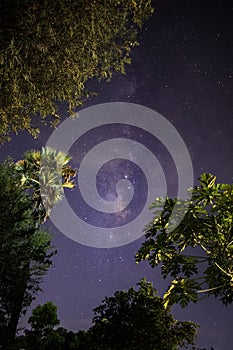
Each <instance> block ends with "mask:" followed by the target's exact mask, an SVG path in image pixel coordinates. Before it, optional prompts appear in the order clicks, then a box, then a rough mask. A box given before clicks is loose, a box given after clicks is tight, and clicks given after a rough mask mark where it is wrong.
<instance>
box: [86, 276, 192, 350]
mask: <svg viewBox="0 0 233 350" xmlns="http://www.w3.org/2000/svg"><path fill="white" fill-rule="evenodd" d="M138 285H139V289H138V290H135V289H134V288H130V289H129V290H128V291H118V292H116V293H115V294H114V297H110V298H105V299H104V300H103V302H102V304H101V305H100V306H99V307H97V308H96V309H94V313H95V317H94V318H93V323H94V326H93V327H91V328H90V329H89V330H88V331H87V337H89V338H88V347H83V348H82V347H81V348H80V349H87V348H88V349H90V350H91V349H95V350H110V349H111V350H126V349H127V350H128V349H131V350H137V349H138V350H139V349H140V350H141V349H148V350H162V349H163V350H175V349H177V347H178V346H179V345H180V346H187V345H188V344H193V340H194V337H195V334H196V327H197V325H196V324H194V323H192V322H181V321H177V320H175V319H174V318H173V316H172V315H171V313H170V310H169V309H165V308H164V305H163V299H162V298H160V297H159V296H158V295H157V291H156V290H155V289H154V288H153V285H152V284H151V283H149V282H146V279H142V280H141V281H140V282H139V283H138Z"/></svg>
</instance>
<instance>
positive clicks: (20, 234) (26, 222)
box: [0, 160, 53, 347]
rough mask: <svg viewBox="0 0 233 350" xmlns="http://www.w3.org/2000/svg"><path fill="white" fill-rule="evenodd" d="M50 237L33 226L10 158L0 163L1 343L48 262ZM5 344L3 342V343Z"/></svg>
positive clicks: (11, 334)
mask: <svg viewBox="0 0 233 350" xmlns="http://www.w3.org/2000/svg"><path fill="white" fill-rule="evenodd" d="M50 242H51V236H50V235H49V234H48V233H47V232H45V231H44V230H41V229H39V228H38V227H37V226H36V223H35V220H34V219H33V200H32V198H31V197H29V196H28V195H26V193H25V191H24V188H23V187H22V185H21V181H20V176H19V174H18V172H17V171H16V170H15V165H14V163H13V162H12V161H10V160H8V161H5V162H4V163H3V164H0V344H1V342H4V341H6V340H9V342H12V341H13V338H14V336H15V332H16V327H17V323H18V319H19V316H20V314H22V313H24V312H25V310H26V308H27V307H28V306H29V305H30V304H31V302H32V300H33V299H34V296H35V294H36V293H37V292H38V291H39V290H40V287H39V283H40V281H41V278H42V276H43V275H44V274H45V273H46V272H47V269H48V268H49V266H50V265H51V256H52V255H53V252H51V250H50V248H51V245H50ZM4 346H5V347H6V344H4Z"/></svg>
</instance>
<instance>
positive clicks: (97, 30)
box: [0, 0, 153, 142]
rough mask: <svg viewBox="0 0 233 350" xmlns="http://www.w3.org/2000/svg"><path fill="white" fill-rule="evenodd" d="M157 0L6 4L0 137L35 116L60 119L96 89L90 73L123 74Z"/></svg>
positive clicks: (0, 15)
mask: <svg viewBox="0 0 233 350" xmlns="http://www.w3.org/2000/svg"><path fill="white" fill-rule="evenodd" d="M152 12H153V8H152V1H151V0H138V1H135V0H117V1H113V0H101V1H99V0H97V1H96V0H91V1H86V0H78V1H70V0H12V1H11V2H9V1H8V0H3V1H1V5H0V87H1V93H0V135H1V136H0V140H1V141H2V142H4V141H5V140H8V139H10V133H11V132H16V133H18V132H19V131H21V130H27V131H28V132H29V133H31V134H32V135H33V136H35V137H36V135H38V133H39V129H38V128H36V127H35V124H34V122H33V120H34V119H35V118H34V117H37V118H38V117H39V118H40V119H41V120H42V121H44V122H45V123H46V121H47V122H50V124H51V125H53V126H56V125H57V124H58V123H59V122H60V119H61V116H60V113H59V108H58V104H59V103H60V102H62V101H68V104H69V107H68V110H69V113H70V114H73V113H74V110H75V107H77V106H79V105H80V104H82V102H83V100H84V99H85V98H87V97H88V96H89V93H88V92H87V90H86V87H85V84H86V82H87V81H88V80H89V79H98V80H102V79H106V80H110V79H111V78H112V76H113V73H114V72H120V73H124V71H125V65H126V64H129V63H130V53H131V50H132V48H133V47H134V46H135V45H137V44H138V42H137V38H136V37H137V33H138V29H139V28H140V27H141V26H142V25H143V23H144V21H145V20H146V19H147V18H148V17H149V16H150V15H151V13H152Z"/></svg>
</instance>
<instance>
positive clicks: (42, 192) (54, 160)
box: [15, 147, 77, 224]
mask: <svg viewBox="0 0 233 350" xmlns="http://www.w3.org/2000/svg"><path fill="white" fill-rule="evenodd" d="M70 160H71V156H69V155H68V154H67V153H65V152H63V151H58V150H55V149H53V148H51V147H42V151H38V150H31V151H28V152H26V153H25V154H24V158H23V159H21V160H19V161H18V162H16V164H15V167H16V170H17V171H18V172H19V173H20V174H21V184H22V186H23V187H24V188H25V189H27V190H28V191H30V192H31V195H32V197H33V199H34V201H35V215H36V217H37V218H38V224H41V223H42V222H44V221H45V220H46V219H47V218H48V217H49V215H50V212H51V209H52V208H53V207H54V206H55V205H56V204H57V203H58V202H59V201H60V200H61V199H62V198H63V195H64V187H67V188H71V189H72V188H74V187H75V183H74V180H72V178H73V177H75V176H76V173H77V170H76V169H73V168H72V167H71V166H70V165H69V162H70Z"/></svg>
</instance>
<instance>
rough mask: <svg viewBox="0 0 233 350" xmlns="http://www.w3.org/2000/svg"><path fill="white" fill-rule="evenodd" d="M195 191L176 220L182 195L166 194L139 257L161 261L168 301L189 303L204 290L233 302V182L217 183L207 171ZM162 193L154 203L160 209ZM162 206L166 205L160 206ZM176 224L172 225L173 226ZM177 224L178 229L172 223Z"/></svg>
mask: <svg viewBox="0 0 233 350" xmlns="http://www.w3.org/2000/svg"><path fill="white" fill-rule="evenodd" d="M190 191H191V200H190V202H189V208H188V210H187V212H186V214H185V216H184V218H183V220H182V221H181V222H180V224H178V225H177V227H176V223H175V222H170V221H169V218H170V215H171V213H172V211H173V208H174V206H175V205H176V208H178V210H177V215H178V216H179V213H180V212H183V208H184V205H187V203H186V202H185V201H183V200H182V199H171V198H166V200H165V204H164V206H163V210H162V212H161V213H160V214H156V213H155V218H154V220H153V221H152V222H151V223H150V224H148V226H147V227H146V240H145V242H144V243H143V244H142V247H141V248H140V249H139V251H138V253H137V255H136V261H137V262H140V261H141V260H148V261H149V264H150V266H151V267H155V266H158V265H161V272H162V276H163V277H164V278H168V277H169V278H172V279H173V280H172V282H171V284H170V285H169V287H168V290H167V292H166V293H165V295H164V302H165V306H166V305H169V304H174V303H180V304H181V306H186V305H187V304H188V303H189V302H190V301H193V302H197V301H198V300H199V299H200V298H202V297H203V295H213V296H215V297H217V298H219V299H220V301H221V302H222V303H223V304H225V305H227V304H230V303H232V301H233V184H222V183H217V182H216V177H215V176H214V175H211V174H203V175H202V176H201V177H200V179H199V185H198V186H195V187H194V188H193V189H191V190H190ZM161 203H164V200H162V199H160V198H157V199H156V200H155V202H154V203H153V205H152V208H160V207H161ZM160 209H161V208H160ZM172 225H173V226H172ZM173 227H174V228H173Z"/></svg>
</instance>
